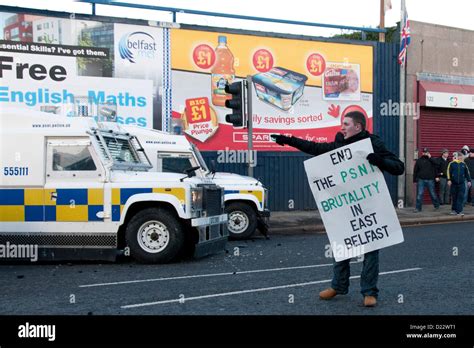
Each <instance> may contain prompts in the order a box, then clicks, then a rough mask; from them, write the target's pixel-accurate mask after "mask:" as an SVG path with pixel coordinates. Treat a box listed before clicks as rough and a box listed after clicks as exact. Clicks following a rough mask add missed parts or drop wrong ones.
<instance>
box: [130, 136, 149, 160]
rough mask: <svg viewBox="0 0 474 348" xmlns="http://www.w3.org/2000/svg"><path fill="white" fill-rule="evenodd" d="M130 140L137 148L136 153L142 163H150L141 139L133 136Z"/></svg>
mask: <svg viewBox="0 0 474 348" xmlns="http://www.w3.org/2000/svg"><path fill="white" fill-rule="evenodd" d="M130 142H131V143H132V145H133V147H134V148H135V149H136V154H137V156H138V158H139V159H140V162H141V163H146V164H149V163H150V161H149V160H148V157H147V155H146V154H145V150H144V149H143V147H142V146H141V145H140V143H139V141H138V140H137V138H136V137H132V138H131V139H130Z"/></svg>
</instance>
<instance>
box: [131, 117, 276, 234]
mask: <svg viewBox="0 0 474 348" xmlns="http://www.w3.org/2000/svg"><path fill="white" fill-rule="evenodd" d="M123 127H124V129H127V130H129V131H130V132H132V133H133V134H135V135H136V136H137V137H138V139H139V140H140V142H141V144H142V146H143V148H144V149H145V152H146V153H147V155H148V158H149V159H150V162H151V164H152V165H153V169H154V170H155V171H158V172H182V171H185V170H187V169H188V168H190V167H191V168H192V169H193V172H194V173H193V174H195V175H197V176H198V177H200V178H203V179H211V180H212V182H213V183H214V184H216V185H219V186H222V187H223V188H224V190H225V191H224V192H225V197H224V200H225V211H226V213H228V229H229V237H230V238H232V239H246V238H249V237H250V236H252V235H253V234H254V233H255V231H256V230H257V228H258V229H259V230H260V231H261V232H262V233H263V234H264V235H266V234H267V230H268V219H269V217H270V211H269V209H268V190H267V189H266V188H265V187H264V186H263V184H262V183H261V182H260V181H259V180H257V179H254V178H252V177H249V176H243V175H238V174H233V173H220V172H217V173H216V172H215V171H214V170H209V168H208V167H207V165H206V162H205V161H204V159H203V158H202V155H201V153H200V152H199V149H198V148H197V147H196V146H195V145H194V144H192V143H190V142H189V141H188V140H187V139H186V137H185V136H184V135H174V134H169V133H165V132H161V131H158V130H153V129H145V128H141V127H137V126H123Z"/></svg>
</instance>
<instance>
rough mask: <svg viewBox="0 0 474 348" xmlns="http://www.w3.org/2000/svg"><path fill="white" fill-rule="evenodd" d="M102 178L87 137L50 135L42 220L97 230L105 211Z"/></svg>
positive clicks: (97, 160)
mask: <svg viewBox="0 0 474 348" xmlns="http://www.w3.org/2000/svg"><path fill="white" fill-rule="evenodd" d="M104 182H105V171H104V168H103V167H102V164H101V162H100V159H99V158H98V156H97V154H96V152H95V151H94V149H93V147H92V144H91V141H90V139H89V138H88V137H77V138H49V139H48V140H47V150H46V184H45V192H44V200H45V202H44V209H45V210H44V220H45V221H51V222H67V223H68V224H63V225H62V226H61V229H67V230H70V231H74V232H76V231H83V232H88V231H90V232H93V231H94V230H95V231H96V232H99V231H97V229H99V230H101V227H100V225H101V224H100V223H103V221H104V215H105V211H106V201H105V200H104V198H105V196H106V195H105V194H104ZM86 222H87V223H86ZM90 222H94V224H90ZM97 223H99V225H98V224H97Z"/></svg>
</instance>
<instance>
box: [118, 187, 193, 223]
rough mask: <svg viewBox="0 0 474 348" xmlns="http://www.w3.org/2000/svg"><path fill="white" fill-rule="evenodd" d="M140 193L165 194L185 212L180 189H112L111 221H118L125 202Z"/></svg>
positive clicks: (182, 193)
mask: <svg viewBox="0 0 474 348" xmlns="http://www.w3.org/2000/svg"><path fill="white" fill-rule="evenodd" d="M140 193H165V194H169V195H172V196H175V197H176V198H177V199H178V201H179V202H180V203H181V206H182V207H183V209H184V211H186V204H185V197H186V192H185V190H184V188H182V187H174V188H172V187H168V188H163V187H160V188H114V189H112V221H120V217H121V214H122V210H123V207H124V206H125V203H127V200H128V199H129V198H130V197H131V196H133V195H136V194H140Z"/></svg>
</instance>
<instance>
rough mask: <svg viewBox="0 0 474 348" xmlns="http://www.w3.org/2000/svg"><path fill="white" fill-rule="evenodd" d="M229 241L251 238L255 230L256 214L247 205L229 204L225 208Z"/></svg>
mask: <svg viewBox="0 0 474 348" xmlns="http://www.w3.org/2000/svg"><path fill="white" fill-rule="evenodd" d="M225 212H226V213H227V214H228V217H227V220H228V221H227V222H228V225H227V229H228V231H229V239H233V240H243V239H247V238H249V237H250V236H252V235H253V234H254V233H255V231H256V229H257V212H256V211H255V209H254V208H253V207H252V206H250V205H249V204H247V203H243V202H233V203H232V202H231V203H229V204H228V205H226V207H225Z"/></svg>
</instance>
